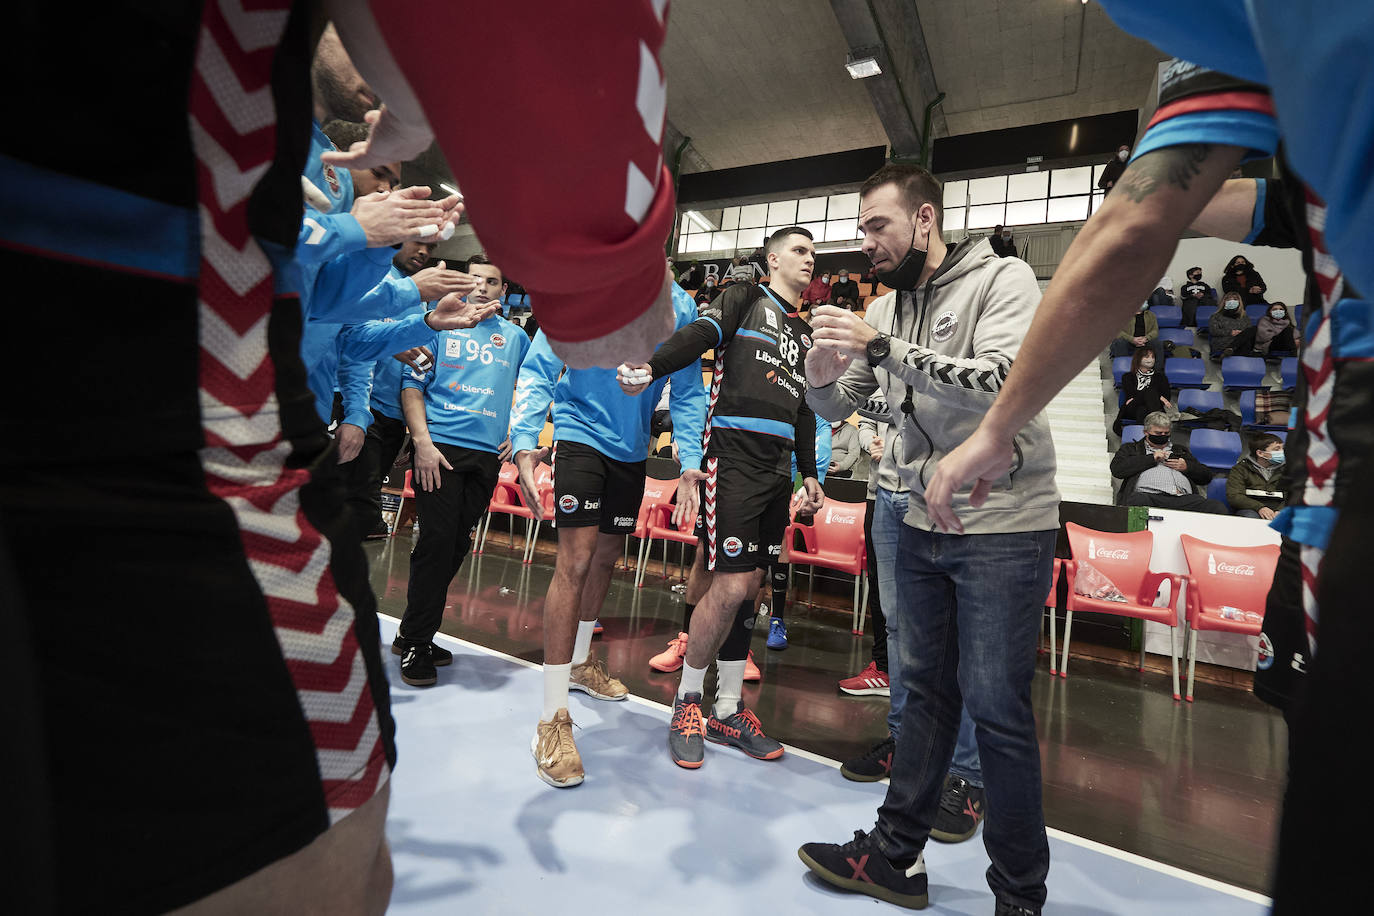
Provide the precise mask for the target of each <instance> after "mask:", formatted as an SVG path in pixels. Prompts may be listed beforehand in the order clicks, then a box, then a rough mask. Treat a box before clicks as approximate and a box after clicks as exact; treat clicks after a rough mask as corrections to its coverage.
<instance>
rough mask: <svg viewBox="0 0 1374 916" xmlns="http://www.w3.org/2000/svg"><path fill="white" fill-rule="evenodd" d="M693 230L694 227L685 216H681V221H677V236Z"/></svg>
mask: <svg viewBox="0 0 1374 916" xmlns="http://www.w3.org/2000/svg"><path fill="white" fill-rule="evenodd" d="M694 228H695V226H694V225H693V223H692V221H691V220H690V219H688V218H687V214H686V213H684V214H682V219H680V220H678V229H677V234H678V235H680V236H681V235H686V234H687V233H689V232H691V231H692V230H693V229H694Z"/></svg>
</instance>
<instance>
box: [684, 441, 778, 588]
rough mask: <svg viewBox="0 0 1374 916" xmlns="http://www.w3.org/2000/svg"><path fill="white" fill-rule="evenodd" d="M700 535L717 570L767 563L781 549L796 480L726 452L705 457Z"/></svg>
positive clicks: (760, 566) (708, 562) (710, 566)
mask: <svg viewBox="0 0 1374 916" xmlns="http://www.w3.org/2000/svg"><path fill="white" fill-rule="evenodd" d="M705 464H706V479H705V480H703V481H702V483H701V514H700V515H699V516H697V535H698V536H699V537H700V538H701V541H702V543H703V545H705V547H706V568H707V569H710V570H714V571H719V572H749V571H751V570H754V569H766V568H767V567H768V566H769V565H770V564H772V563H776V562H777V561H778V557H779V556H780V555H781V554H782V536H783V534H784V533H785V532H786V531H787V521H788V514H789V507H790V506H791V503H792V481H790V480H788V479H787V478H786V477H783V476H782V475H780V474H777V473H775V472H772V471H766V470H763V469H761V468H755V467H752V466H751V465H748V464H744V463H743V462H737V461H731V460H729V459H728V458H726V459H720V458H707V459H706V462H705Z"/></svg>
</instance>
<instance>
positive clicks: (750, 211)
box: [739, 204, 768, 229]
mask: <svg viewBox="0 0 1374 916" xmlns="http://www.w3.org/2000/svg"><path fill="white" fill-rule="evenodd" d="M767 224H768V205H767V204H750V205H749V206H747V207H740V208H739V227H740V228H741V229H754V228H756V227H758V226H765V225H767Z"/></svg>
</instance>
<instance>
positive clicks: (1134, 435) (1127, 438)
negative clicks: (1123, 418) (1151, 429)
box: [1121, 426, 1145, 445]
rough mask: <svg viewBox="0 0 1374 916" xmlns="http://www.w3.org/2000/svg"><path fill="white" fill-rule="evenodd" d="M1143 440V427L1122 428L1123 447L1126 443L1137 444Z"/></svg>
mask: <svg viewBox="0 0 1374 916" xmlns="http://www.w3.org/2000/svg"><path fill="white" fill-rule="evenodd" d="M1144 438H1145V427H1143V426H1126V427H1123V428H1122V430H1121V444H1122V445H1125V444H1126V443H1127V442H1139V441H1140V440H1141V439H1144Z"/></svg>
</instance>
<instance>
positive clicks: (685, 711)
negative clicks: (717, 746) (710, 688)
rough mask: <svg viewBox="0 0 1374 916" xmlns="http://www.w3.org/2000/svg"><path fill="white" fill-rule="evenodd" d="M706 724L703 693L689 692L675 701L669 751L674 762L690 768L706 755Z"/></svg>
mask: <svg viewBox="0 0 1374 916" xmlns="http://www.w3.org/2000/svg"><path fill="white" fill-rule="evenodd" d="M705 733H706V726H705V724H704V723H703V722H702V719H701V694H699V693H689V694H687V695H686V696H685V697H678V698H677V699H676V700H674V701H673V721H672V724H671V725H669V726H668V753H670V754H672V755H673V763H676V764H677V765H678V766H680V767H686V768H687V769H689V770H695V769H697V768H698V767H700V766H701V762H702V760H703V759H705V757H706V741H705V739H704V735H705Z"/></svg>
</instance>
